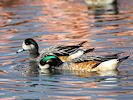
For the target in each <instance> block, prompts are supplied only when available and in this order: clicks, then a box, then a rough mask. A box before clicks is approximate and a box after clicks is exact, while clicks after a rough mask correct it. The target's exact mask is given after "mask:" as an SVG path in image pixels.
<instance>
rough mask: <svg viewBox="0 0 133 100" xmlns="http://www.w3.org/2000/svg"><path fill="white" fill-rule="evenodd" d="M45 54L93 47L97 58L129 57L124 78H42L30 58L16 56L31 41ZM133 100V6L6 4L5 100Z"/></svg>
mask: <svg viewBox="0 0 133 100" xmlns="http://www.w3.org/2000/svg"><path fill="white" fill-rule="evenodd" d="M29 37H30V38H34V39H35V40H36V41H37V42H38V43H39V47H40V49H43V48H46V47H49V46H52V45H60V44H63V45H72V44H77V43H79V42H81V41H88V42H87V43H86V44H85V45H84V47H83V48H92V47H94V48H96V50H95V52H93V53H92V54H99V55H100V54H110V53H118V52H125V53H123V54H122V56H127V55H130V58H129V59H128V60H126V61H124V62H123V63H121V65H120V66H119V71H118V72H112V73H104V74H97V73H88V72H84V73H83V72H74V71H73V72H65V71H55V72H47V73H46V74H39V73H37V70H36V69H35V68H34V67H35V66H36V65H35V64H34V63H29V60H28V53H27V52H24V53H21V54H16V53H15V52H16V51H17V50H18V49H20V48H21V43H22V41H23V40H24V39H25V38H29ZM132 98H133V0H118V1H117V3H115V4H110V5H98V6H95V5H88V4H87V0H86V2H85V1H84V0H0V100H12V99H16V100H22V99H29V100H30V99H45V100H51V99H53V100H54V99H61V100H64V99H73V100H122V99H123V100H125V99H128V100H129V99H132Z"/></svg>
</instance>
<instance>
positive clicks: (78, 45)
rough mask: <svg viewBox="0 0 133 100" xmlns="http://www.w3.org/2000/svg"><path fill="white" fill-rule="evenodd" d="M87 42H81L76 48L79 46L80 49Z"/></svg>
mask: <svg viewBox="0 0 133 100" xmlns="http://www.w3.org/2000/svg"><path fill="white" fill-rule="evenodd" d="M86 42H87V41H83V42H81V43H79V44H77V45H76V46H79V47H81V46H82V45H83V44H84V43H86Z"/></svg>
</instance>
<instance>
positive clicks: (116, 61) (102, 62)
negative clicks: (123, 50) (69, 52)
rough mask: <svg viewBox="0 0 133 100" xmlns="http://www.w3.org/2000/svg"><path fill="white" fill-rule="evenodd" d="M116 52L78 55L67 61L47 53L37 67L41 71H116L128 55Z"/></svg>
mask: <svg viewBox="0 0 133 100" xmlns="http://www.w3.org/2000/svg"><path fill="white" fill-rule="evenodd" d="M118 56H119V53H118V54H112V55H102V56H101V55H100V56H93V55H87V56H80V57H78V58H74V59H70V60H68V61H65V62H63V61H61V59H60V58H59V57H58V56H56V55H54V54H53V55H47V56H45V57H44V58H43V59H41V60H40V62H39V63H38V66H39V69H40V71H41V72H43V71H44V70H45V69H61V70H73V71H75V70H77V71H87V72H108V71H116V70H117V68H118V66H119V65H120V63H121V62H122V61H124V60H126V59H128V57H129V56H125V57H118Z"/></svg>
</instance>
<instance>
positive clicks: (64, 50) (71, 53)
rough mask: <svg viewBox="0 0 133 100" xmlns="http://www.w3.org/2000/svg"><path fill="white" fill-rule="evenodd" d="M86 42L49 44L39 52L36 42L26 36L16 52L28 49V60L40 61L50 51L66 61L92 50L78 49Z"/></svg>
mask: <svg viewBox="0 0 133 100" xmlns="http://www.w3.org/2000/svg"><path fill="white" fill-rule="evenodd" d="M86 42H87V41H83V42H81V43H79V44H76V45H71V46H66V45H56V46H51V47H48V48H45V49H43V50H42V51H41V52H40V53H39V46H38V44H37V42H36V41H35V40H34V39H32V38H27V39H25V40H24V41H23V43H22V49H20V50H18V51H17V52H16V53H20V52H23V51H29V56H30V60H35V61H40V60H41V59H42V58H43V57H44V56H45V55H47V54H50V53H52V54H55V55H56V56H58V57H59V58H60V59H61V60H62V61H67V60H69V59H73V58H76V57H80V56H81V55H84V54H86V53H88V52H91V51H93V50H94V48H91V49H86V50H83V49H79V48H80V47H81V46H82V45H83V44H84V43H86Z"/></svg>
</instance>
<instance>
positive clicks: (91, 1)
mask: <svg viewBox="0 0 133 100" xmlns="http://www.w3.org/2000/svg"><path fill="white" fill-rule="evenodd" d="M116 1H117V0H85V2H86V3H87V4H88V5H108V4H113V3H115V2H116Z"/></svg>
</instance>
